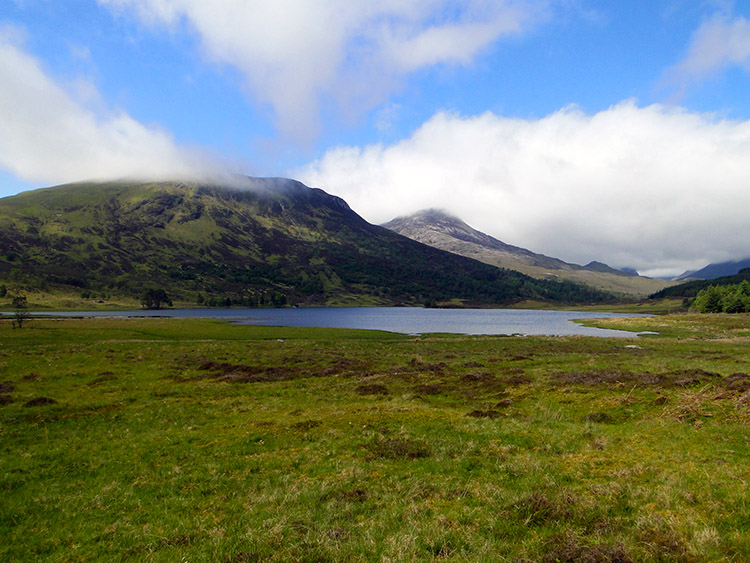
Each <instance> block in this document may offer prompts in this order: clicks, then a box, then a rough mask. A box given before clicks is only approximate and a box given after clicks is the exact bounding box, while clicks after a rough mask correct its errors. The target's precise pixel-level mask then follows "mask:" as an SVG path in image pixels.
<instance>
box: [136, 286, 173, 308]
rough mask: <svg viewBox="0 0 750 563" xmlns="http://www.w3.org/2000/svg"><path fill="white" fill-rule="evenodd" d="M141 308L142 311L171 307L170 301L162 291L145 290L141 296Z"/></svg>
mask: <svg viewBox="0 0 750 563" xmlns="http://www.w3.org/2000/svg"><path fill="white" fill-rule="evenodd" d="M141 306H142V307H143V308H144V309H162V308H164V307H171V306H172V299H170V297H169V295H167V292H166V291H164V290H163V289H147V290H146V291H144V292H143V293H142V294H141Z"/></svg>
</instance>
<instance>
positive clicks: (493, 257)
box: [383, 209, 671, 295]
mask: <svg viewBox="0 0 750 563" xmlns="http://www.w3.org/2000/svg"><path fill="white" fill-rule="evenodd" d="M383 226H384V227H385V228H387V229H390V230H392V231H394V232H396V233H399V234H401V235H404V236H406V237H409V238H411V239H413V240H417V241H419V242H422V243H424V244H428V245H430V246H434V247H435V248H440V249H441V250H447V251H448V252H453V253H454V254H459V255H461V256H466V257H469V258H474V259H476V260H479V261H481V262H485V263H487V264H492V265H494V266H498V267H501V268H508V269H511V270H516V271H519V272H522V273H524V274H527V275H529V276H533V277H535V278H538V279H561V280H567V281H572V282H576V283H583V284H586V285H589V286H591V287H595V288H597V289H601V290H603V291H610V292H617V293H622V294H629V295H648V294H650V293H653V292H655V291H658V290H660V289H662V288H664V287H666V286H668V285H670V283H671V282H668V281H664V280H654V279H651V278H646V277H642V276H638V275H637V274H636V275H633V272H632V271H629V272H624V271H621V270H616V269H614V268H611V267H609V266H607V265H606V264H602V263H601V262H590V263H589V264H587V265H586V266H579V265H577V264H569V263H567V262H564V261H562V260H560V259H558V258H551V257H549V256H545V255H543V254H537V253H535V252H531V251H530V250H526V249H525V248H520V247H518V246H512V245H510V244H506V243H504V242H502V241H500V240H498V239H496V238H494V237H491V236H489V235H487V234H485V233H482V232H480V231H477V230H476V229H474V228H472V227H470V226H469V225H467V224H466V223H465V222H463V221H462V220H461V219H459V218H457V217H454V216H452V215H450V214H448V213H446V212H444V211H441V210H437V209H427V210H424V211H418V212H417V213H414V214H413V215H408V216H405V217H398V218H396V219H393V220H392V221H389V222H388V223H385V224H384V225H383Z"/></svg>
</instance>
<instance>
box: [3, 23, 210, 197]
mask: <svg viewBox="0 0 750 563" xmlns="http://www.w3.org/2000/svg"><path fill="white" fill-rule="evenodd" d="M0 84H2V85H3V86H2V88H0V168H2V169H5V170H7V171H10V172H11V173H13V174H15V175H16V176H17V177H19V178H21V179H23V180H26V181H33V182H44V183H62V182H67V181H77V180H82V179H110V178H118V177H148V178H170V177H171V178H173V177H181V178H184V177H194V176H196V175H198V174H201V175H202V174H203V173H205V172H206V170H209V165H208V160H207V159H206V158H204V157H203V156H201V155H200V154H197V153H196V152H195V151H190V150H187V149H185V148H181V147H178V146H176V145H175V143H174V141H173V139H172V138H171V136H170V135H169V134H168V133H166V132H164V131H163V130H161V129H159V128H157V127H149V126H146V125H143V124H141V123H139V122H138V121H136V120H135V119H133V118H132V117H130V116H129V115H127V114H126V113H124V112H119V111H112V110H108V109H106V108H103V103H102V102H101V100H100V99H99V96H98V93H97V92H96V89H95V88H94V87H93V85H91V84H90V83H85V82H83V81H80V80H79V81H76V82H73V83H71V85H70V88H69V89H65V88H63V87H61V86H60V85H58V84H57V83H56V82H55V81H54V80H53V79H52V78H51V77H50V76H49V75H48V74H47V73H46V72H45V70H44V69H43V68H42V66H41V65H40V63H39V62H38V61H37V59H36V58H34V57H33V56H32V55H30V54H29V53H27V52H26V51H25V50H24V48H23V45H22V34H21V33H20V32H19V31H18V30H17V29H13V28H8V27H6V28H2V29H0Z"/></svg>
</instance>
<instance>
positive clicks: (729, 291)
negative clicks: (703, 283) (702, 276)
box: [691, 280, 750, 313]
mask: <svg viewBox="0 0 750 563" xmlns="http://www.w3.org/2000/svg"><path fill="white" fill-rule="evenodd" d="M691 308H692V309H694V310H696V311H698V312H700V313H749V312H750V282H749V281H748V280H744V281H743V282H742V283H737V284H732V285H710V286H708V287H706V288H704V289H702V290H700V291H699V292H698V295H696V296H695V299H694V300H693V302H692V305H691Z"/></svg>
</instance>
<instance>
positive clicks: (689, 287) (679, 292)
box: [649, 268, 750, 299]
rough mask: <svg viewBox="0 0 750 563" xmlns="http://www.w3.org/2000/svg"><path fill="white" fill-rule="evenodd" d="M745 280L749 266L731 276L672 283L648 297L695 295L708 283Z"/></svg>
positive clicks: (740, 281) (728, 282)
mask: <svg viewBox="0 0 750 563" xmlns="http://www.w3.org/2000/svg"><path fill="white" fill-rule="evenodd" d="M745 280H748V281H750V268H744V269H742V270H740V271H739V272H737V273H736V274H733V275H731V276H722V277H720V278H713V279H706V280H691V281H687V282H685V283H681V284H679V285H673V286H671V287H667V288H665V289H662V290H661V291H658V292H656V293H654V294H653V295H650V296H649V297H650V298H651V299H662V298H665V297H672V298H683V299H684V298H686V297H688V298H689V297H695V296H696V295H698V292H699V291H700V290H702V289H705V288H707V287H708V286H710V285H734V284H738V283H742V282H743V281H745Z"/></svg>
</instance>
